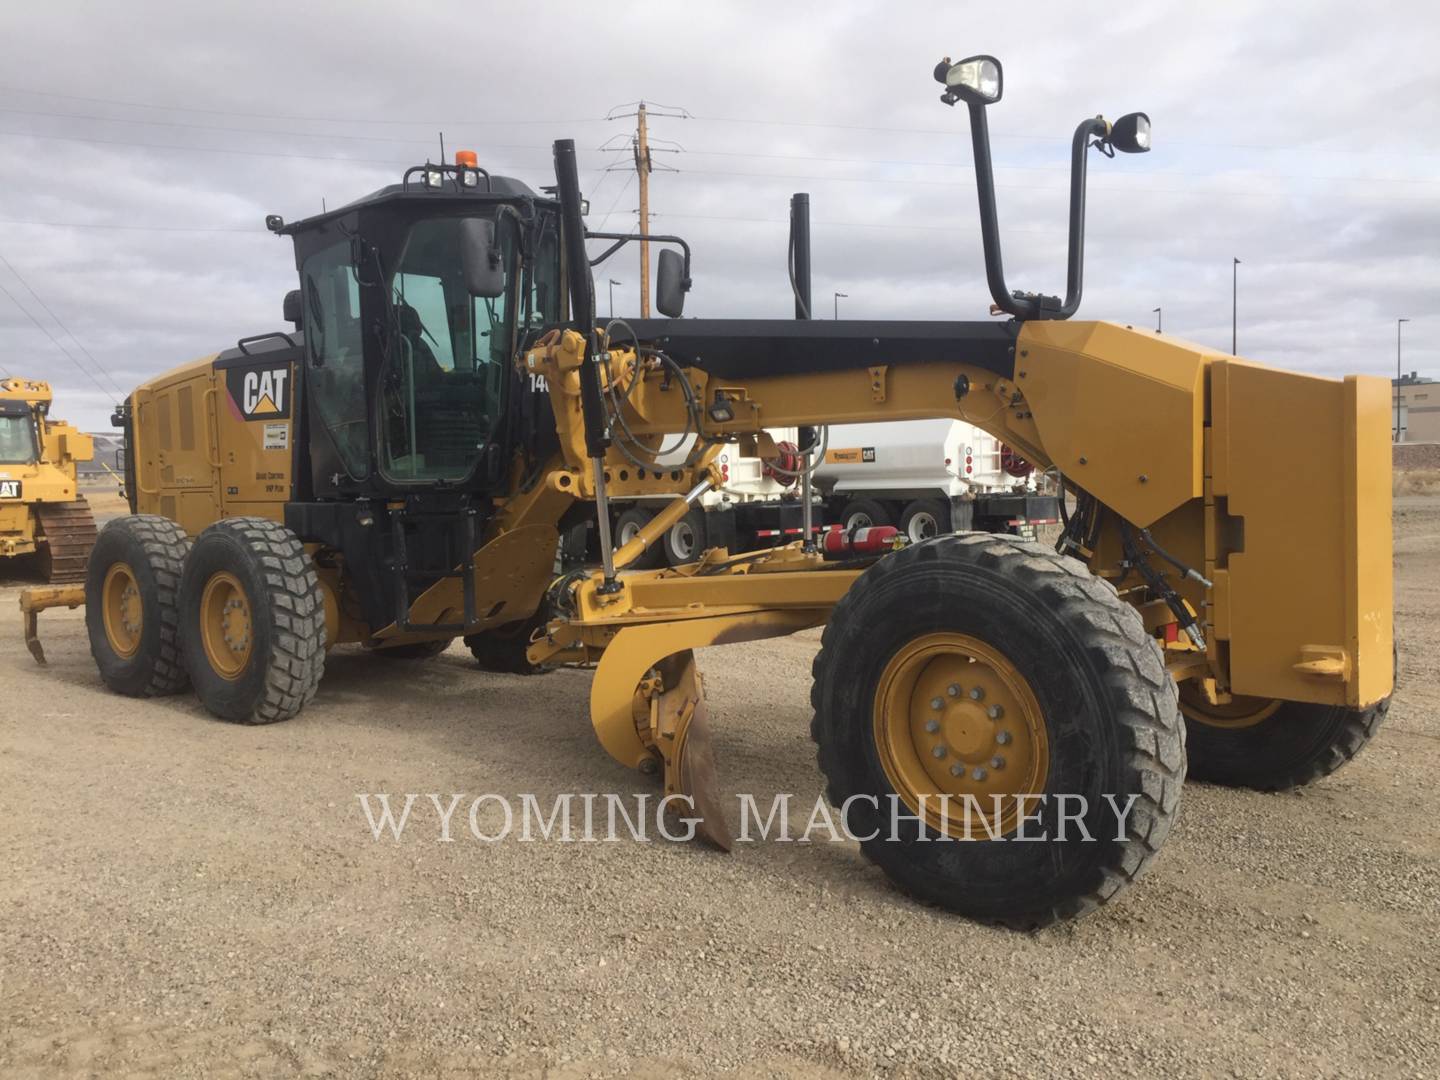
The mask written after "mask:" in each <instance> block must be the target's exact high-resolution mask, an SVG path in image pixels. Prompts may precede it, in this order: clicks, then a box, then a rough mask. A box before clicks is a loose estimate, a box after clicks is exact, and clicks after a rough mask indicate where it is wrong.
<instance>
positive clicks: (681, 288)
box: [655, 248, 690, 319]
mask: <svg viewBox="0 0 1440 1080" xmlns="http://www.w3.org/2000/svg"><path fill="white" fill-rule="evenodd" d="M689 291H690V279H689V278H687V277H686V276H685V260H684V259H683V258H681V256H680V253H679V252H678V251H671V250H670V249H669V248H666V249H664V250H662V251H661V252H660V261H659V263H658V265H657V267H656V270H655V306H656V308H658V309H659V311H660V314H661V315H664V316H666V317H668V318H671V319H678V318H680V315H681V313H682V312H684V310H685V294H686V293H687V292H689Z"/></svg>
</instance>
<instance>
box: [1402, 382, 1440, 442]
mask: <svg viewBox="0 0 1440 1080" xmlns="http://www.w3.org/2000/svg"><path fill="white" fill-rule="evenodd" d="M1390 385H1391V386H1392V387H1393V392H1394V397H1392V398H1391V399H1390V408H1391V411H1392V416H1391V419H1390V427H1391V432H1392V434H1395V441H1396V442H1440V382H1436V381H1435V380H1434V379H1425V378H1421V376H1420V374H1419V373H1418V372H1415V371H1412V372H1410V374H1409V375H1404V376H1402V377H1401V378H1398V379H1391V380H1390ZM1397 414H1398V416H1399V419H1400V431H1399V433H1398V434H1396V433H1395V432H1394V427H1395V415H1397Z"/></svg>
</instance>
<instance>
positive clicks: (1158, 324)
mask: <svg viewBox="0 0 1440 1080" xmlns="http://www.w3.org/2000/svg"><path fill="white" fill-rule="evenodd" d="M1150 310H1151V311H1153V312H1154V313H1155V333H1157V334H1158V333H1160V332H1161V331H1163V330H1164V329H1165V315H1164V313H1163V312H1161V310H1160V309H1159V308H1158V307H1157V308H1151V309H1150Z"/></svg>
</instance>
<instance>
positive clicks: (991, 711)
mask: <svg viewBox="0 0 1440 1080" xmlns="http://www.w3.org/2000/svg"><path fill="white" fill-rule="evenodd" d="M985 715H986V716H988V717H990V719H991V720H999V719H1000V718H1001V717H1002V716H1004V715H1005V710H1004V709H1003V708H1001V707H1000V706H999V705H991V706H990V708H988V709H986V710H985Z"/></svg>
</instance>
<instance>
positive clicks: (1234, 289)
mask: <svg viewBox="0 0 1440 1080" xmlns="http://www.w3.org/2000/svg"><path fill="white" fill-rule="evenodd" d="M1232 258H1233V256H1232ZM1239 297H1240V260H1239V259H1235V265H1234V266H1232V267H1231V268H1230V355H1231V356H1239V355H1240V353H1239V352H1238V351H1237V350H1236V348H1235V342H1236V329H1237V327H1238V325H1239V324H1238V322H1237V319H1236V310H1237V307H1238V305H1237V301H1238V300H1239Z"/></svg>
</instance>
